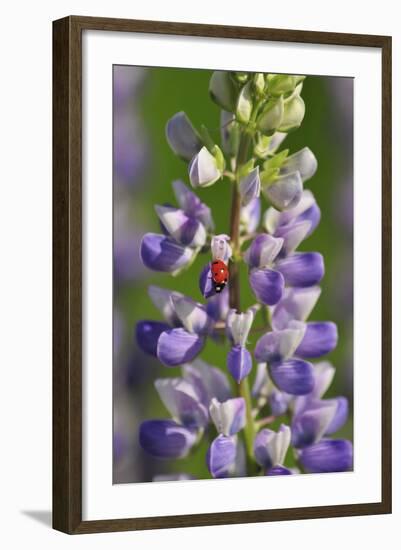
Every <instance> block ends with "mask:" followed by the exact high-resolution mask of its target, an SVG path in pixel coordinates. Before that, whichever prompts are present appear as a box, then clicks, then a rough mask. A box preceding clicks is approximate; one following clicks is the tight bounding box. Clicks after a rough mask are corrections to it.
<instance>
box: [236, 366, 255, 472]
mask: <svg viewBox="0 0 401 550" xmlns="http://www.w3.org/2000/svg"><path fill="white" fill-rule="evenodd" d="M238 393H239V395H240V397H242V398H243V399H244V400H245V404H246V424H245V428H244V434H245V446H246V454H247V462H248V473H253V470H254V467H255V462H254V455H253V442H254V439H255V435H256V434H255V423H254V419H253V416H252V401H251V392H250V390H249V382H248V377H245V378H243V379H242V380H241V382H240V383H239V384H238Z"/></svg>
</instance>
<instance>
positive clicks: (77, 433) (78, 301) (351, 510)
mask: <svg viewBox="0 0 401 550" xmlns="http://www.w3.org/2000/svg"><path fill="white" fill-rule="evenodd" d="M84 30H103V31H124V32H134V33H156V34H165V35H183V36H196V37H210V38H212V37H213V38H216V37H217V38H236V39H241V40H267V41H280V42H296V43H309V44H311V43H313V44H325V45H347V46H355V47H368V48H378V49H379V50H381V56H382V217H383V232H382V366H381V368H382V449H381V452H382V496H381V500H380V501H379V502H372V503H364V504H352V505H348V504H347V505H333V506H316V507H308V508H295V509H294V508H292V509H290V508H286V509H275V510H254V511H241V512H224V513H205V514H196V515H184V516H163V517H138V518H130V519H104V520H96V521H83V520H82V298H83V296H82V184H81V174H82V162H81V160H82V159H81V148H82V143H81V127H82V88H81V72H82V42H81V36H82V31H84ZM390 512H391V37H388V36H373V35H357V34H338V33H326V32H311V31H303V30H284V29H267V28H249V27H229V26H218V25H199V24H187V23H172V22H155V21H140V20H123V19H106V18H96V17H79V16H71V17H66V18H63V19H60V20H57V21H54V23H53V527H54V528H55V529H57V530H60V531H63V532H65V533H69V534H78V533H95V532H107V531H127V530H137V529H159V528H172V527H186V526H201V525H222V524H236V523H252V522H255V523H256V522H267V521H283V520H290V519H311V518H324V517H338V516H357V515H369V514H384V513H390Z"/></svg>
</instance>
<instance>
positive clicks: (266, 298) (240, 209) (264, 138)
mask: <svg viewBox="0 0 401 550" xmlns="http://www.w3.org/2000/svg"><path fill="white" fill-rule="evenodd" d="M303 80H304V77H303V76H299V75H276V74H262V73H257V74H251V73H243V72H241V73H239V72H226V71H216V72H214V73H213V75H212V78H211V81H210V86H209V92H210V96H211V99H212V101H214V102H215V103H217V105H218V106H219V107H220V108H221V109H222V111H221V117H220V122H221V142H220V144H216V143H214V141H213V139H212V137H211V136H212V135H213V136H214V137H215V132H208V131H207V130H206V129H205V128H204V127H203V128H201V129H200V130H198V129H196V128H195V127H194V126H193V124H192V123H191V121H190V118H189V117H188V116H187V115H186V114H185V113H184V112H179V113H177V114H175V115H173V116H172V117H171V119H170V120H169V121H168V122H167V125H166V137H167V141H168V143H169V145H170V147H171V149H172V151H173V153H174V154H176V155H177V156H178V157H179V158H180V159H182V160H183V162H185V163H187V171H188V180H189V185H187V184H186V183H184V182H182V181H175V182H173V193H174V196H175V200H176V203H175V205H172V204H168V205H166V204H158V205H156V206H155V213H156V215H157V217H158V219H159V224H160V233H147V234H145V235H144V236H143V239H142V244H141V251H140V255H141V260H142V262H143V264H144V265H145V266H146V267H147V268H149V269H150V270H154V271H159V272H164V273H165V274H166V276H167V275H168V274H171V275H173V276H179V274H180V273H181V272H182V271H183V270H187V269H191V266H193V262H194V260H195V259H196V257H197V256H198V255H199V254H205V255H206V259H205V262H204V263H203V268H202V269H201V270H200V273H197V274H196V279H197V280H199V291H200V292H199V294H198V295H197V296H192V297H190V296H186V295H184V294H183V293H182V292H181V291H180V284H179V278H178V279H177V280H176V285H175V286H176V290H167V289H164V288H160V287H156V286H150V287H149V298H150V300H151V301H152V302H153V304H154V306H155V307H156V308H157V309H158V310H159V312H160V316H161V317H160V318H159V319H147V320H141V321H139V322H138V323H137V325H136V339H137V343H138V346H139V347H140V349H141V350H142V351H143V352H144V353H146V354H149V355H151V356H153V357H154V358H155V359H156V360H158V361H160V363H161V364H162V365H164V366H165V367H166V370H165V375H164V376H163V377H162V378H160V379H157V380H156V381H155V390H156V391H157V393H158V395H159V398H160V401H161V403H162V405H163V407H164V409H165V411H166V414H165V415H162V418H157V419H151V420H145V421H144V422H142V424H141V426H140V429H139V441H140V444H141V446H142V448H143V449H144V450H145V451H146V452H147V453H148V454H150V455H152V456H153V457H156V458H157V459H165V460H179V459H181V458H185V457H190V456H191V455H192V453H196V452H197V451H198V449H199V448H200V446H201V442H202V441H203V439H204V438H207V439H208V450H207V452H206V453H205V456H204V460H205V464H206V466H207V469H208V471H209V473H210V476H211V477H212V478H224V477H233V476H247V475H248V476H249V475H256V474H260V475H266V476H277V475H293V474H295V473H314V472H339V471H346V470H350V469H352V465H353V450H352V443H351V442H350V441H348V440H346V439H342V438H339V439H336V437H335V434H336V432H337V431H338V430H339V429H341V428H342V427H343V426H344V424H345V423H346V421H347V418H348V411H349V406H348V401H347V399H346V398H345V397H343V396H337V397H329V398H327V397H324V396H325V393H326V391H327V390H328V388H329V386H330V384H331V382H332V379H333V377H334V375H335V367H334V366H333V365H332V364H331V363H330V362H328V361H327V360H326V359H325V355H327V354H329V353H330V352H331V351H332V350H334V349H335V347H336V345H337V341H338V338H339V335H338V332H337V326H336V324H335V323H333V322H332V321H329V320H323V321H319V320H313V321H311V320H309V316H310V315H311V313H312V311H313V309H314V307H315V305H316V303H317V301H318V300H319V297H320V295H321V292H322V290H321V288H320V286H319V284H320V282H321V281H322V279H323V277H324V273H325V266H324V259H323V256H322V255H321V254H320V253H319V251H316V250H312V251H306V252H305V251H304V249H302V250H303V251H299V250H298V247H299V246H300V245H301V244H302V243H304V241H306V240H307V238H308V237H309V236H310V235H311V234H312V232H313V231H316V229H317V227H318V225H319V222H320V219H321V212H320V209H319V206H318V204H317V202H316V199H315V196H314V194H313V193H312V191H310V190H309V189H305V188H304V186H305V185H306V184H307V185H309V182H310V181H311V180H312V184H313V176H314V174H315V172H316V171H317V169H318V163H317V159H316V157H315V156H314V154H313V153H312V151H311V150H310V149H309V148H308V147H304V148H302V149H301V150H299V151H296V152H291V154H290V151H289V150H288V149H283V148H282V144H283V142H284V141H285V138H286V136H287V134H288V133H289V132H292V131H294V130H296V129H297V128H299V127H300V126H301V124H302V121H303V118H304V115H305V109H306V107H305V103H304V101H303V99H302V97H301V93H302V86H303ZM216 185H225V186H227V185H230V186H231V189H232V205H231V206H229V207H228V208H229V212H230V225H229V228H228V227H227V231H229V234H225V233H221V234H216V231H215V228H216V226H215V223H214V220H213V216H212V209H211V208H210V206H209V205H208V201H209V200H210V201H211V203H212V204H213V194H214V186H216ZM265 201H267V204H266V205H265ZM224 208H226V205H225V204H219V205H218V207H217V208H216V209H215V210H216V211H215V212H214V214H215V216H216V215H217V216H216V218H215V219H220V218H221V213H222V212H223V209H224ZM263 210H264V213H263ZM224 219H225V218H224ZM219 229H220V227H219ZM220 230H221V229H220ZM241 263H243V264H244V265H245V272H244V270H241V269H239V265H240V264H241ZM192 269H193V267H192ZM240 273H241V274H246V273H247V276H245V278H244V277H243V278H242V280H241V281H240ZM245 286H248V287H249V289H250V291H251V294H245V295H253V300H256V303H253V304H252V303H250V304H243V303H241V301H240V297H241V289H242V288H244V287H245ZM209 340H210V341H211V342H212V344H211V345H219V344H224V343H225V344H228V346H227V356H226V361H225V363H224V364H218V365H210V364H208V363H206V362H205V361H203V360H202V359H201V354H202V352H203V349H204V347H205V344H206V343H207V341H209ZM252 372H253V373H254V374H252V375H251V373H252ZM250 376H252V379H253V386H252V389H250V387H249V377H250ZM187 464H190V462H187ZM154 479H155V480H156V481H162V480H174V479H176V480H191V479H193V475H192V473H191V472H190V471H188V472H181V473H174V474H173V473H171V474H163V475H159V476H156V477H155V478H154Z"/></svg>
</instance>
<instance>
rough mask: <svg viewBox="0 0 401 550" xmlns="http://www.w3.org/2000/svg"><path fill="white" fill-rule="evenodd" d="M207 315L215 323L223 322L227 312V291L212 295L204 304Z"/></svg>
mask: <svg viewBox="0 0 401 550" xmlns="http://www.w3.org/2000/svg"><path fill="white" fill-rule="evenodd" d="M206 311H207V313H208V315H210V317H211V318H212V319H214V320H215V321H224V320H225V318H226V317H227V313H228V311H229V295H228V289H227V288H225V289H223V290H222V291H221V292H219V293H218V294H214V295H212V296H211V297H210V298H209V299H208V301H207V304H206Z"/></svg>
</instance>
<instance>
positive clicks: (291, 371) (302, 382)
mask: <svg viewBox="0 0 401 550" xmlns="http://www.w3.org/2000/svg"><path fill="white" fill-rule="evenodd" d="M164 334H165V333H164ZM270 375H271V377H272V379H273V382H274V383H275V384H276V386H277V387H278V388H279V389H280V390H282V391H284V392H286V393H290V394H291V395H306V394H307V393H310V392H311V391H312V390H313V387H314V385H315V378H314V373H313V365H312V364H311V363H307V362H306V361H301V360H300V359H289V360H287V361H283V362H281V363H274V364H273V365H270Z"/></svg>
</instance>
